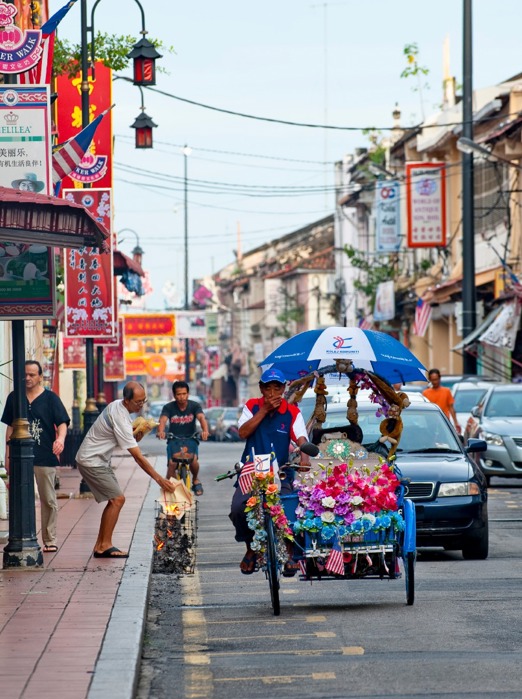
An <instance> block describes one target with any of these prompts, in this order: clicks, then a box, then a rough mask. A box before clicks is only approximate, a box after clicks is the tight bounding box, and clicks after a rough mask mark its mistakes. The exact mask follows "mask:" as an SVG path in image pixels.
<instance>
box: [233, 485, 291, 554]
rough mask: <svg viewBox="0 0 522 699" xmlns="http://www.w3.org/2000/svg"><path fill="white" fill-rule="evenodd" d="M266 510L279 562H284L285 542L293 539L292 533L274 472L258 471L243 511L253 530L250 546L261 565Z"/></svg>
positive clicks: (264, 539)
mask: <svg viewBox="0 0 522 699" xmlns="http://www.w3.org/2000/svg"><path fill="white" fill-rule="evenodd" d="M267 510H268V512H269V514H270V517H271V518H272V522H273V523H274V529H275V533H276V548H277V557H278V559H279V561H280V562H281V563H284V562H285V561H286V560H287V558H288V553H287V550H286V543H285V542H286V541H293V540H294V533H293V531H292V527H291V526H290V523H289V522H288V519H287V518H286V515H285V512H284V509H283V506H282V504H281V499H280V497H279V488H278V486H277V484H276V483H275V482H274V474H273V473H270V472H267V473H259V472H258V473H256V477H255V478H254V480H253V483H252V494H251V496H250V497H249V499H248V500H247V502H246V507H245V512H246V518H247V524H248V526H249V527H250V529H252V531H253V532H254V539H253V541H252V543H251V545H250V546H251V548H252V550H253V551H255V552H256V553H257V554H258V561H259V562H260V563H261V565H262V564H263V556H264V553H265V551H266V530H265V526H264V516H265V512H266V511H267Z"/></svg>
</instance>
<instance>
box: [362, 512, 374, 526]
mask: <svg viewBox="0 0 522 699" xmlns="http://www.w3.org/2000/svg"><path fill="white" fill-rule="evenodd" d="M361 519H366V520H368V522H370V524H371V525H372V526H373V525H374V524H375V515H372V514H371V512H367V513H366V514H364V515H363V516H362V517H361Z"/></svg>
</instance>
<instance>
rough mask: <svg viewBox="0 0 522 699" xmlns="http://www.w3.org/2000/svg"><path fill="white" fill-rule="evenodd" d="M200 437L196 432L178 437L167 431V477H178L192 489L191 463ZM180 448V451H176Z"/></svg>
mask: <svg viewBox="0 0 522 699" xmlns="http://www.w3.org/2000/svg"><path fill="white" fill-rule="evenodd" d="M198 444H199V437H198V435H197V433H194V434H193V435H191V436H190V437H178V436H177V435H175V434H173V433H172V432H168V433H167V479H169V478H177V479H178V480H181V481H183V483H185V485H186V486H187V488H188V489H189V490H190V489H191V481H192V478H191V472H190V465H191V464H192V462H193V460H194V457H195V455H196V449H197V445H198ZM176 449H178V451H175V450H176Z"/></svg>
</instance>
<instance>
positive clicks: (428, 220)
mask: <svg viewBox="0 0 522 699" xmlns="http://www.w3.org/2000/svg"><path fill="white" fill-rule="evenodd" d="M445 173H446V170H445V165H444V163H432V162H430V163H406V210H407V212H408V247H410V248H434V247H444V246H445V245H446V179H445Z"/></svg>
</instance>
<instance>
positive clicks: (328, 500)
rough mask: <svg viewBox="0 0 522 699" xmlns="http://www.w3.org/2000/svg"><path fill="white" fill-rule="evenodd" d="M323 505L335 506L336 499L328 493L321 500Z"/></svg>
mask: <svg viewBox="0 0 522 699" xmlns="http://www.w3.org/2000/svg"><path fill="white" fill-rule="evenodd" d="M321 505H322V506H323V507H335V500H334V498H333V497H332V496H331V495H327V496H326V497H325V498H323V499H322V500H321Z"/></svg>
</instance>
